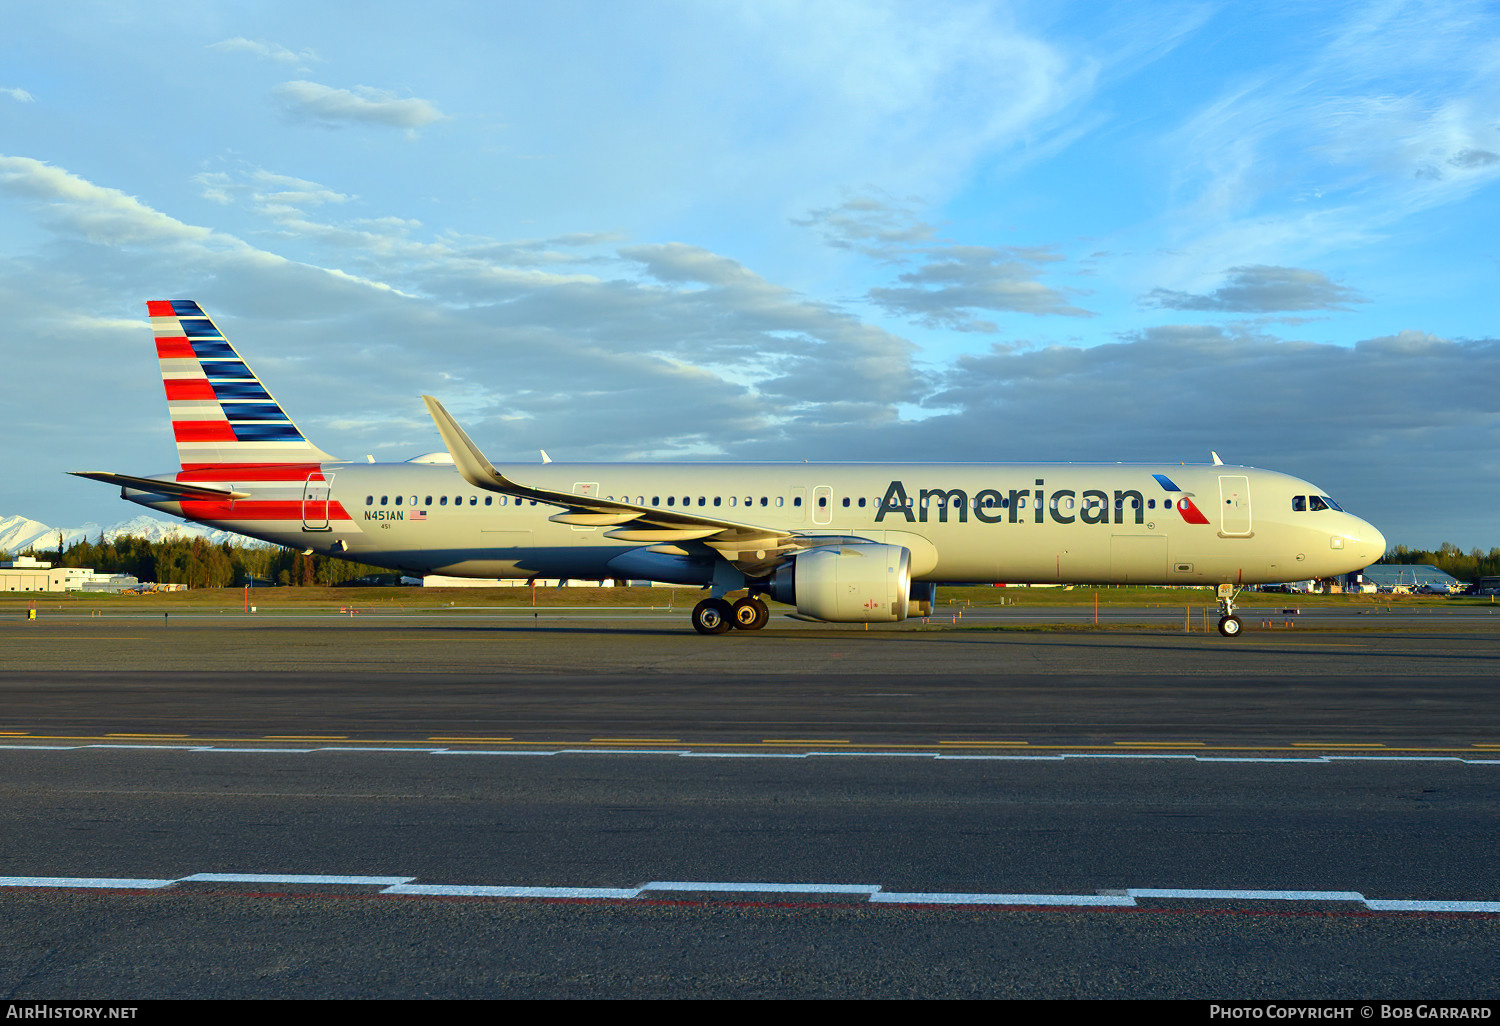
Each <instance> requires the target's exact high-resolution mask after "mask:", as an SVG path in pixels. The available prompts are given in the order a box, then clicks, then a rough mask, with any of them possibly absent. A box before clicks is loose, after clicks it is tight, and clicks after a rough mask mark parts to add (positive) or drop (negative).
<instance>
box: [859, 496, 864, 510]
mask: <svg viewBox="0 0 1500 1026" xmlns="http://www.w3.org/2000/svg"><path fill="white" fill-rule="evenodd" d="M859 508H860V509H864V508H865V497H864V496H863V495H861V496H860V497H859Z"/></svg>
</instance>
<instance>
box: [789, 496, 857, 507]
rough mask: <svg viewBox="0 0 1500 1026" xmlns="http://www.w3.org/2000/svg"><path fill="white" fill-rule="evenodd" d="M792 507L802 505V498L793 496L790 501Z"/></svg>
mask: <svg viewBox="0 0 1500 1026" xmlns="http://www.w3.org/2000/svg"><path fill="white" fill-rule="evenodd" d="M846 501H847V500H846ZM792 505H793V506H800V505H802V496H800V495H798V496H795V497H794V498H793V499H792Z"/></svg>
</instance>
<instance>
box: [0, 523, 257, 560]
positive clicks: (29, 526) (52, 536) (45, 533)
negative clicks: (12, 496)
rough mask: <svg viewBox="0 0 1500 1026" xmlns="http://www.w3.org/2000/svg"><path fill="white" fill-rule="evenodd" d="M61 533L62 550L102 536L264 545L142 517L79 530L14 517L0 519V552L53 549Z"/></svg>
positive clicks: (227, 532)
mask: <svg viewBox="0 0 1500 1026" xmlns="http://www.w3.org/2000/svg"><path fill="white" fill-rule="evenodd" d="M59 533H61V534H62V544H63V548H67V547H68V546H69V545H73V544H74V543H76V542H80V541H83V540H84V539H85V538H89V539H93V540H98V538H99V535H100V534H101V533H102V534H103V535H104V538H105V540H106V541H114V540H115V539H116V538H118V537H120V536H122V535H127V534H128V535H135V536H136V537H144V538H146V539H148V540H150V541H168V540H171V539H183V538H185V539H192V538H202V539H203V540H204V541H208V542H214V543H218V542H226V541H227V542H229V543H230V544H238V545H264V544H266V543H265V542H262V541H256V540H255V539H253V538H246V537H245V536H244V535H240V534H235V533H233V532H232V531H214V530H210V529H209V528H207V527H199V526H197V525H195V524H184V523H178V522H175V521H170V520H158V519H156V518H155V517H150V516H146V515H145V514H142V515H140V516H138V517H133V518H131V519H130V520H125V521H122V522H121V523H118V524H114V525H112V526H110V527H100V526H99V525H98V524H95V523H87V524H84V525H83V526H81V527H48V526H47V525H46V524H43V523H41V522H40V521H36V520H28V519H27V518H26V517H21V516H14V517H3V518H0V552H8V553H11V554H15V553H18V552H25V551H26V550H27V549H28V548H31V547H32V546H38V547H40V548H42V549H45V550H55V549H56V548H57V536H58V534H59Z"/></svg>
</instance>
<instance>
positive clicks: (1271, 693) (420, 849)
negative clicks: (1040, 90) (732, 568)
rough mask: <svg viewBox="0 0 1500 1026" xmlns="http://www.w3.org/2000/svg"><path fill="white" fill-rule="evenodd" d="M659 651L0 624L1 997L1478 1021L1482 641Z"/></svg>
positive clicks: (1489, 834)
mask: <svg viewBox="0 0 1500 1026" xmlns="http://www.w3.org/2000/svg"><path fill="white" fill-rule="evenodd" d="M677 619H680V617H678V618H675V619H673V620H663V621H656V620H649V619H642V620H639V621H635V622H631V621H622V620H621V619H617V618H615V615H614V614H601V613H599V612H598V611H592V612H580V613H575V614H568V613H561V612H556V611H549V612H548V613H547V615H546V616H545V618H544V617H538V619H537V621H536V622H535V623H531V622H527V621H526V620H524V619H523V620H520V621H519V622H517V621H516V620H515V619H507V618H504V617H500V616H493V617H481V616H465V617H464V618H463V619H461V620H460V619H458V618H457V617H456V616H454V615H447V616H442V615H421V616H417V615H411V616H407V617H404V618H374V617H367V618H361V617H350V616H347V615H346V616H344V617H336V616H331V615H327V614H324V615H322V616H318V615H316V614H313V615H308V616H303V617H284V618H282V617H278V618H271V617H266V618H256V617H247V616H244V615H237V616H213V617H208V616H205V617H196V618H195V617H192V616H186V615H184V616H173V617H171V618H169V620H168V621H166V622H161V621H159V620H157V619H155V618H149V617H140V618H127V617H118V616H115V617H102V618H94V617H88V616H83V617H63V616H47V615H45V613H44V614H43V615H42V616H41V617H39V619H38V620H37V621H35V622H30V621H10V620H7V621H0V653H3V655H0V665H3V667H4V670H5V672H4V673H3V674H0V732H3V734H4V735H5V736H3V737H0V801H3V802H4V803H5V807H6V809H7V813H6V816H5V818H4V820H3V825H0V839H3V842H4V843H3V845H0V876H3V879H0V884H3V886H0V915H4V917H5V921H6V922H7V924H8V929H7V934H8V939H7V944H6V946H5V947H4V949H3V952H0V992H3V993H5V994H6V996H7V997H9V998H11V999H41V998H99V999H118V1000H125V999H145V998H154V997H236V998H240V997H250V998H254V997H418V996H436V997H515V996H528V997H553V996H567V997H705V996H709V997H807V996H818V997H855V996H858V997H873V996H883V997H907V996H910V997H917V996H945V997H971V996H984V997H1096V998H1097V997H1122V998H1128V997H1171V998H1191V999H1199V1000H1206V999H1208V998H1235V997H1239V998H1251V997H1257V998H1272V999H1281V1000H1285V999H1291V998H1315V999H1354V998H1429V999H1430V998H1479V999H1489V1000H1493V999H1495V998H1497V997H1500V986H1497V984H1496V974H1495V973H1494V971H1493V952H1494V950H1495V942H1496V940H1497V927H1500V865H1497V861H1496V860H1495V859H1494V857H1493V852H1494V846H1495V842H1496V839H1497V837H1500V801H1497V800H1496V795H1497V794H1500V711H1497V708H1496V707H1497V703H1496V702H1495V701H1494V698H1493V686H1494V685H1493V681H1494V680H1495V679H1496V677H1497V673H1496V667H1497V660H1500V630H1497V629H1496V626H1495V621H1494V620H1493V619H1492V618H1488V617H1478V616H1468V617H1462V616H1454V617H1451V618H1450V617H1444V616H1441V615H1430V616H1429V618H1428V619H1427V620H1424V621H1422V622H1420V623H1412V622H1399V623H1398V622H1395V621H1393V620H1392V621H1383V622H1381V623H1379V624H1375V625H1366V624H1365V623H1363V622H1361V623H1358V624H1356V625H1354V626H1352V627H1344V626H1340V625H1339V624H1336V623H1329V624H1326V625H1324V626H1321V627H1319V626H1316V625H1310V624H1309V623H1308V622H1307V621H1306V620H1302V621H1299V626H1296V627H1289V628H1288V627H1282V628H1277V629H1265V630H1252V631H1251V632H1247V634H1246V635H1244V636H1243V637H1242V638H1240V639H1238V640H1235V641H1227V640H1225V639H1222V638H1220V637H1218V636H1217V634H1203V633H1190V634H1184V633H1182V631H1181V624H1180V622H1179V623H1177V624H1175V625H1173V627H1168V626H1166V625H1156V626H1151V625H1147V626H1131V625H1125V624H1114V625H1106V626H1105V628H1102V629H1098V630H1095V629H1094V628H1093V627H1092V625H1091V624H1088V625H1080V626H1076V627H1070V628H1067V629H1063V630H1044V631H1032V630H1019V629H1007V630H997V629H993V628H994V627H996V626H997V625H996V624H978V625H977V626H976V624H975V622H974V621H972V620H970V619H969V618H968V617H965V620H966V621H968V622H966V623H965V624H956V623H951V622H950V623H947V624H941V625H939V624H932V623H929V624H928V625H926V629H923V625H921V624H907V625H901V627H900V628H898V629H872V630H870V631H864V630H862V629H859V628H854V629H849V628H827V627H817V626H813V625H802V624H794V625H793V626H790V627H786V628H783V627H779V626H773V628H772V629H768V630H767V631H764V632H760V633H758V634H743V635H742V634H731V635H728V636H725V637H722V638H701V637H698V636H697V635H695V634H693V633H692V632H691V631H690V630H688V629H686V627H685V625H684V624H682V623H678V622H677ZM1006 626H1010V627H1014V626H1017V625H1006ZM1174 627H1175V629H1173V628H1174ZM987 628H989V629H987Z"/></svg>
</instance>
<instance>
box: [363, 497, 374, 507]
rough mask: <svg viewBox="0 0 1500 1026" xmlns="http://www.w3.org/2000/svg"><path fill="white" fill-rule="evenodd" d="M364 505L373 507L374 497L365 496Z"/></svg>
mask: <svg viewBox="0 0 1500 1026" xmlns="http://www.w3.org/2000/svg"><path fill="white" fill-rule="evenodd" d="M365 505H366V506H373V505H375V496H373V495H366V496H365Z"/></svg>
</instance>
